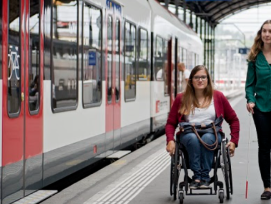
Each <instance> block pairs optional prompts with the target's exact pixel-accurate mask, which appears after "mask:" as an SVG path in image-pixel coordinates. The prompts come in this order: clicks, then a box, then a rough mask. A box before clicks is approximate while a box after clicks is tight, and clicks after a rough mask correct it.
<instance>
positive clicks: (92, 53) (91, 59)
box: [88, 49, 97, 66]
mask: <svg viewBox="0 0 271 204" xmlns="http://www.w3.org/2000/svg"><path fill="white" fill-rule="evenodd" d="M96 63H97V60H96V50H95V49H90V50H89V51H88V65H89V66H95V65H96Z"/></svg>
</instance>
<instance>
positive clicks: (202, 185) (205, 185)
mask: <svg viewBox="0 0 271 204" xmlns="http://www.w3.org/2000/svg"><path fill="white" fill-rule="evenodd" d="M209 186H210V183H209V182H208V181H204V180H202V181H201V182H200V184H199V187H200V188H209Z"/></svg>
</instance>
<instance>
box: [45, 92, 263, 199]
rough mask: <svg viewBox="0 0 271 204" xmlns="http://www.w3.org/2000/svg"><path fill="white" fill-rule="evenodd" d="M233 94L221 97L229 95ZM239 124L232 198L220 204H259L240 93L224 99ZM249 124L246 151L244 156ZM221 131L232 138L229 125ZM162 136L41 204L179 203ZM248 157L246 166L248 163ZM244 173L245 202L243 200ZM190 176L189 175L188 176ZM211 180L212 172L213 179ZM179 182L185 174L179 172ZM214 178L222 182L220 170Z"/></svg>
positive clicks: (254, 149)
mask: <svg viewBox="0 0 271 204" xmlns="http://www.w3.org/2000/svg"><path fill="white" fill-rule="evenodd" d="M230 94H234V93H230V92H229V93H225V95H230ZM228 98H229V101H230V103H231V105H232V106H233V108H234V109H235V111H236V113H237V115H238V117H239V120H240V127H241V132H240V141H239V146H238V148H236V151H235V156H234V157H232V158H231V163H232V173H233V195H231V198H230V200H226V199H224V203H231V204H239V203H246V204H261V203H266V201H261V200H260V195H261V193H262V191H263V185H262V181H261V178H260V172H259V168H258V158H257V157H258V156H257V155H258V144H257V136H256V130H255V126H254V122H253V120H252V118H250V117H251V116H249V114H248V112H247V110H246V100H245V96H244V92H243V91H240V92H239V93H238V94H237V92H235V96H234V97H228ZM250 119H251V120H250ZM250 122H251V137H250V150H249V153H248V138H249V127H250ZM223 131H224V132H225V133H226V136H227V137H228V138H230V135H229V127H228V124H227V123H226V122H225V121H224V123H223ZM165 148H166V137H165V136H161V137H160V138H158V139H156V140H154V141H152V142H151V143H149V144H147V145H145V146H143V147H142V148H140V149H138V150H136V151H134V152H132V153H131V154H129V155H127V156H125V157H123V158H121V159H119V160H117V161H116V162H114V163H112V164H111V165H109V166H107V167H105V168H103V169H101V170H99V171H98V172H96V173H94V174H92V175H90V176H88V177H87V178H85V179H83V180H81V181H79V182H78V183H75V184H74V185H72V186H70V187H68V188H66V189H64V190H63V191H61V192H59V193H58V194H56V195H54V196H53V197H50V198H49V199H47V200H45V201H43V202H42V204H64V203H65V204H75V203H76V204H81V203H82V204H128V203H129V204H138V203H141V204H172V203H179V200H176V201H174V200H173V197H172V196H170V190H169V186H170V156H169V155H168V153H167V152H166V150H165ZM247 154H249V162H248V160H247ZM247 165H248V166H249V171H248V198H247V199H246V198H245V193H246V192H245V191H246V175H247ZM190 175H191V176H192V172H190ZM210 175H212V172H211V174H210ZM180 176H181V177H183V172H181V175H180ZM218 178H219V180H221V181H224V179H223V176H222V172H221V169H218ZM184 203H185V204H192V203H193V204H195V203H197V204H206V203H219V199H218V195H196V196H186V195H185V199H184Z"/></svg>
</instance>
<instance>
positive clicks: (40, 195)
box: [13, 190, 57, 204]
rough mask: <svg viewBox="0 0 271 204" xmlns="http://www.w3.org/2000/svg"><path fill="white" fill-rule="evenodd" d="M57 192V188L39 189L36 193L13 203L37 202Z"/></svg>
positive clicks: (31, 203) (26, 203)
mask: <svg viewBox="0 0 271 204" xmlns="http://www.w3.org/2000/svg"><path fill="white" fill-rule="evenodd" d="M56 193H57V190H39V191H36V192H35V193H32V194H30V195H28V196H26V197H24V198H22V199H20V200H18V201H16V202H14V203H13V204H35V203H39V202H41V201H43V200H45V199H46V198H49V197H50V196H52V195H54V194H56Z"/></svg>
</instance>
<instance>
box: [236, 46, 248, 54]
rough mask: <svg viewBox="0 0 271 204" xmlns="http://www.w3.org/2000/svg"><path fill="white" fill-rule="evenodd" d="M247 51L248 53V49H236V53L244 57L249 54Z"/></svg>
mask: <svg viewBox="0 0 271 204" xmlns="http://www.w3.org/2000/svg"><path fill="white" fill-rule="evenodd" d="M249 51H250V49H249V48H246V47H245V48H238V53H239V54H243V55H246V54H248V53H249Z"/></svg>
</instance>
